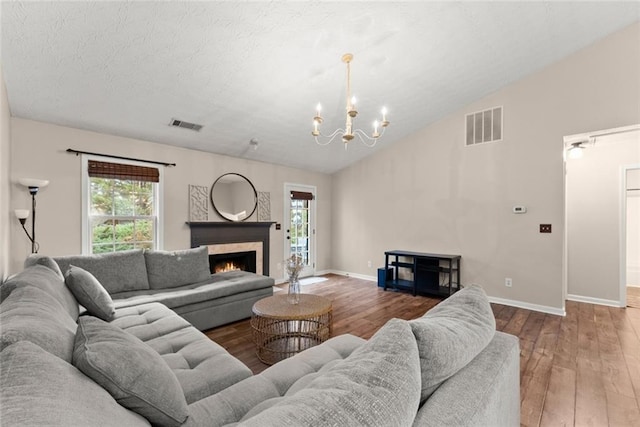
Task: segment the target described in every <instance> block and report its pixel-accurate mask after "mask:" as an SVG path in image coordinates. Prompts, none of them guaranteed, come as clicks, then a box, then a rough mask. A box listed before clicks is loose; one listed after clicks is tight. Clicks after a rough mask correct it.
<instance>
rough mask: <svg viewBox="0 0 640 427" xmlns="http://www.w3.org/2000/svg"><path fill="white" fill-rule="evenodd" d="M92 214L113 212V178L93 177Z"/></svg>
mask: <svg viewBox="0 0 640 427" xmlns="http://www.w3.org/2000/svg"><path fill="white" fill-rule="evenodd" d="M89 185H90V192H91V215H111V214H112V213H113V180H111V179H102V178H91V179H90V180H89Z"/></svg>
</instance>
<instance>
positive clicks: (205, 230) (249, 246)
mask: <svg viewBox="0 0 640 427" xmlns="http://www.w3.org/2000/svg"><path fill="white" fill-rule="evenodd" d="M187 224H188V225H189V228H190V229H191V247H192V248H197V247H198V246H207V247H208V248H209V257H210V258H209V264H210V265H213V270H212V271H215V264H213V263H212V261H211V256H216V259H218V258H217V256H218V255H225V256H226V255H233V256H234V257H235V254H239V253H246V252H253V253H254V254H255V255H251V256H252V257H253V256H255V259H252V260H250V261H249V264H250V265H251V266H252V270H251V271H252V272H254V273H256V274H262V275H265V276H268V275H269V237H270V228H271V226H272V225H273V224H275V223H274V222H189V223H187ZM231 262H232V263H233V262H234V260H231ZM245 263H246V261H245ZM216 264H217V261H216Z"/></svg>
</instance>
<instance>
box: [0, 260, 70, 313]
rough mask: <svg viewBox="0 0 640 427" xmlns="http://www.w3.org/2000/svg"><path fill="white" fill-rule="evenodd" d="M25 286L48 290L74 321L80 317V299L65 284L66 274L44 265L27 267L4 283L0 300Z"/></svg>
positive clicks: (0, 289) (1, 287)
mask: <svg viewBox="0 0 640 427" xmlns="http://www.w3.org/2000/svg"><path fill="white" fill-rule="evenodd" d="M25 286H33V287H35V288H38V289H40V290H42V291H43V292H46V293H47V294H49V296H51V297H52V298H54V299H56V300H57V301H58V302H59V303H60V304H61V305H62V307H63V310H64V311H66V312H67V313H68V314H69V316H71V318H73V321H74V322H75V321H76V320H77V319H78V301H77V300H76V298H75V297H74V296H73V294H72V293H71V291H70V290H69V288H67V286H66V285H65V284H64V276H58V274H57V273H56V272H55V271H53V270H51V269H50V268H48V267H45V266H43V265H33V266H31V267H28V268H25V269H24V270H22V271H21V272H20V273H18V274H16V275H15V276H11V277H10V278H9V279H7V281H6V282H4V283H2V285H1V286H0V301H4V300H5V299H6V298H7V297H8V296H9V295H11V293H12V292H13V291H14V290H15V289H18V288H21V287H25Z"/></svg>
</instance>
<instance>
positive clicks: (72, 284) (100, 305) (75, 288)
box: [65, 265, 116, 322]
mask: <svg viewBox="0 0 640 427" xmlns="http://www.w3.org/2000/svg"><path fill="white" fill-rule="evenodd" d="M65 283H66V284H67V286H68V287H69V289H71V292H72V293H73V295H74V296H75V297H76V299H77V300H78V302H79V303H80V304H82V306H83V307H84V308H86V309H87V312H88V313H89V314H91V315H92V316H96V317H99V318H100V319H102V320H106V321H107V322H109V321H111V320H113V316H114V315H115V314H116V309H115V306H114V305H113V300H112V299H111V296H109V293H108V292H107V290H106V289H105V288H104V287H103V286H102V285H101V284H100V282H98V279H96V278H95V277H94V276H93V274H91V273H89V272H88V271H87V270H84V269H82V268H80V267H76V266H75V265H71V266H69V269H68V270H67V273H66V275H65Z"/></svg>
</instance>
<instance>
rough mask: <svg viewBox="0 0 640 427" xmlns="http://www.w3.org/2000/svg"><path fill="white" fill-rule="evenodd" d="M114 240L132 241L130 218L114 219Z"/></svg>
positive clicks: (131, 222)
mask: <svg viewBox="0 0 640 427" xmlns="http://www.w3.org/2000/svg"><path fill="white" fill-rule="evenodd" d="M114 223H115V234H116V238H115V241H116V242H131V241H133V221H131V220H115V221H114Z"/></svg>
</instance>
